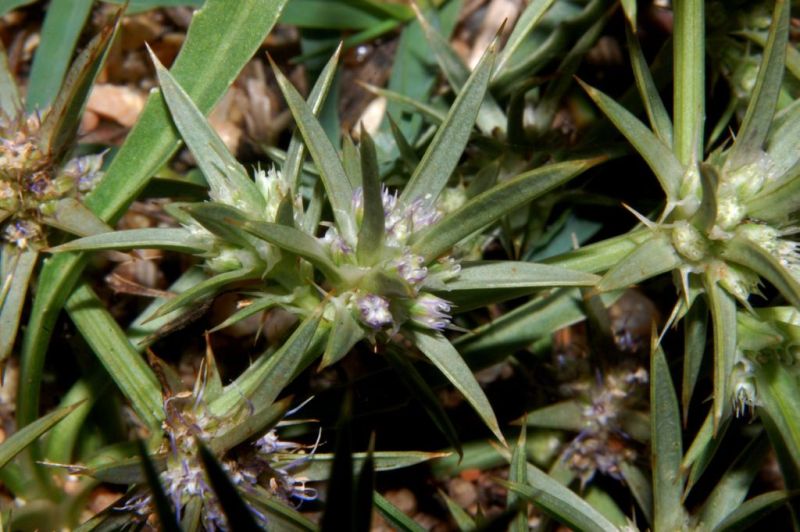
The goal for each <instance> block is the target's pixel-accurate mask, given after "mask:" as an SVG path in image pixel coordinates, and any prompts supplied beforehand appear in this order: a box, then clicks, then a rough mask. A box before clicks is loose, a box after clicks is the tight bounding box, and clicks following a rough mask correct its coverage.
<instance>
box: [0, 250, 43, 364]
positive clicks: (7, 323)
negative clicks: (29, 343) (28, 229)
mask: <svg viewBox="0 0 800 532" xmlns="http://www.w3.org/2000/svg"><path fill="white" fill-rule="evenodd" d="M38 257H39V253H38V252H36V251H33V250H30V249H28V250H26V251H19V250H17V248H16V246H12V245H11V244H3V247H2V259H1V260H2V264H0V267H2V270H3V276H2V279H0V294H1V295H2V297H0V366H2V365H3V364H4V363H5V360H6V358H8V356H9V355H10V354H11V350H12V349H13V348H14V341H15V340H16V338H17V329H18V328H19V321H20V318H21V315H22V307H23V305H24V304H25V296H26V295H27V294H28V284H29V283H30V279H31V276H32V275H33V269H34V268H35V267H36V262H37V259H38Z"/></svg>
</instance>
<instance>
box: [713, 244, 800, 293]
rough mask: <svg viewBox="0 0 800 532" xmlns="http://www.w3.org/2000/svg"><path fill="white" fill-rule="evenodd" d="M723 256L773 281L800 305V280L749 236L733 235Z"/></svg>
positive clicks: (776, 286) (781, 291)
mask: <svg viewBox="0 0 800 532" xmlns="http://www.w3.org/2000/svg"><path fill="white" fill-rule="evenodd" d="M722 256H723V258H725V259H728V260H730V261H732V262H735V263H737V264H741V265H742V266H745V267H747V268H750V269H751V270H753V271H754V272H756V273H757V274H759V275H760V276H761V277H763V278H765V279H766V280H767V281H769V282H770V283H772V284H773V285H774V286H775V288H777V289H778V291H779V292H780V293H781V295H782V296H783V297H785V298H786V299H787V300H788V301H789V302H790V303H791V304H792V305H794V306H795V307H800V282H798V281H797V279H796V278H795V277H794V276H793V275H792V273H791V272H790V271H789V270H787V269H786V267H784V266H783V264H781V263H780V261H778V259H776V258H775V257H774V256H772V254H771V253H769V252H768V251H767V250H765V249H764V248H763V247H761V246H760V245H759V244H758V243H756V242H753V241H752V240H750V239H748V238H740V237H733V238H732V239H731V240H729V241H728V243H727V245H726V246H725V249H724V250H723V251H722Z"/></svg>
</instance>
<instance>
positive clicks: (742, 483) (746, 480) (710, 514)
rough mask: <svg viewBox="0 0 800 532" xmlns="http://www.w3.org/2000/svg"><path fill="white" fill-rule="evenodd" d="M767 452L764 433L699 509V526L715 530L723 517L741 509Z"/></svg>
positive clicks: (744, 451)
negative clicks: (700, 524)
mask: <svg viewBox="0 0 800 532" xmlns="http://www.w3.org/2000/svg"><path fill="white" fill-rule="evenodd" d="M768 451H769V442H768V440H767V438H766V437H764V436H763V433H762V435H761V436H759V437H757V438H755V439H754V440H753V441H752V442H750V443H749V444H748V445H747V446H746V447H745V448H744V449H743V450H742V452H741V453H740V454H739V456H738V457H737V458H736V461H735V462H734V463H733V464H732V465H731V467H730V468H728V470H727V471H725V474H724V475H722V478H720V479H719V481H718V482H717V483H716V484H715V485H714V489H713V490H712V491H711V494H710V495H709V496H708V498H707V499H706V501H705V502H704V503H703V507H702V508H701V509H700V522H701V523H703V525H704V526H705V527H708V528H709V529H713V528H716V527H717V525H718V524H719V523H720V522H721V521H722V520H723V519H724V518H725V516H727V515H728V514H730V513H731V512H733V511H735V510H736V509H737V508H738V507H739V506H741V505H742V503H743V502H744V499H745V497H747V493H748V492H749V491H750V487H751V484H752V483H753V480H754V479H755V477H756V475H757V474H758V471H759V470H760V469H761V467H762V465H763V462H764V458H765V457H766V455H767V452H768Z"/></svg>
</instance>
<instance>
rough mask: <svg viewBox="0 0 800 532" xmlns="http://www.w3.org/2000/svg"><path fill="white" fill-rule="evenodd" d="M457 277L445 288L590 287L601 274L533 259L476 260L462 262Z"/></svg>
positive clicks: (451, 289)
mask: <svg viewBox="0 0 800 532" xmlns="http://www.w3.org/2000/svg"><path fill="white" fill-rule="evenodd" d="M461 266H462V267H461V271H460V272H459V275H458V277H457V278H456V279H454V280H453V281H451V282H449V283H447V284H446V285H445V288H444V290H446V291H448V292H450V291H461V290H494V289H500V288H527V287H549V286H592V285H594V284H595V283H597V281H599V280H600V277H598V276H597V275H594V274H591V273H584V272H576V271H572V270H568V269H566V268H561V267H559V266H549V265H547V264H536V263H533V262H518V261H478V262H465V263H462V265H461Z"/></svg>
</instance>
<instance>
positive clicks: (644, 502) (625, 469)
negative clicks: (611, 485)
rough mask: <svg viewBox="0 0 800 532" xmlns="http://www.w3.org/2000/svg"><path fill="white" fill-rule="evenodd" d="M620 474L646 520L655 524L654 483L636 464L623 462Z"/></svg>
mask: <svg viewBox="0 0 800 532" xmlns="http://www.w3.org/2000/svg"><path fill="white" fill-rule="evenodd" d="M620 472H621V473H622V478H623V479H625V483H626V484H628V488H629V489H630V490H631V494H633V498H634V499H636V503H637V504H638V505H639V508H641V510H642V513H643V514H644V517H645V519H647V522H648V523H649V524H652V523H653V486H652V482H651V480H650V479H649V478H647V476H646V475H645V473H644V472H643V471H642V470H641V469H639V468H638V467H637V466H635V465H634V464H631V463H628V462H622V463H621V464H620Z"/></svg>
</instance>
